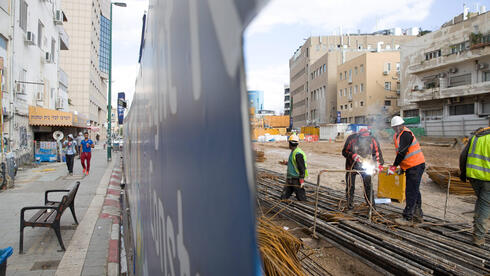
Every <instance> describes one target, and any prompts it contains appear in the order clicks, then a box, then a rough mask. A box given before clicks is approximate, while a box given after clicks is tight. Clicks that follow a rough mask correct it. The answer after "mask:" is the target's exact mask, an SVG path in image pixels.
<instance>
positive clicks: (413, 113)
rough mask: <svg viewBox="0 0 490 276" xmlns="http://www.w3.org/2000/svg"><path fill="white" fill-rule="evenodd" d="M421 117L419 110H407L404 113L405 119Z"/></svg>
mask: <svg viewBox="0 0 490 276" xmlns="http://www.w3.org/2000/svg"><path fill="white" fill-rule="evenodd" d="M417 116H419V110H418V109H409V110H405V111H404V112H403V117H407V118H409V117H417Z"/></svg>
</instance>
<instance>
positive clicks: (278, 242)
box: [257, 217, 305, 276]
mask: <svg viewBox="0 0 490 276" xmlns="http://www.w3.org/2000/svg"><path fill="white" fill-rule="evenodd" d="M257 222H258V226H257V239H258V244H259V250H260V256H261V257H262V263H263V268H264V273H265V275H267V276H288V275H299V276H305V274H304V273H303V269H302V268H301V263H300V260H299V258H298V252H299V249H300V248H301V245H302V243H301V241H300V240H299V239H298V238H296V237H295V236H293V235H291V234H290V233H289V232H288V231H286V230H284V229H283V228H281V227H279V226H277V225H275V224H274V223H272V222H271V221H270V220H268V219H267V218H265V217H261V218H258V219H257Z"/></svg>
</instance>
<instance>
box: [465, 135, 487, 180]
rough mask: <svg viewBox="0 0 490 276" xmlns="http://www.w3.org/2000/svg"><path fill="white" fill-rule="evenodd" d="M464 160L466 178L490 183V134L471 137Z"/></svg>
mask: <svg viewBox="0 0 490 276" xmlns="http://www.w3.org/2000/svg"><path fill="white" fill-rule="evenodd" d="M470 143H471V144H470V149H469V150H468V159H467V160H466V176H467V177H470V178H474V179H479V180H484V181H490V134H487V135H484V136H480V137H477V136H473V137H472V138H471V141H470Z"/></svg>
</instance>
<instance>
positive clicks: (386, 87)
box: [385, 81, 391, 91]
mask: <svg viewBox="0 0 490 276" xmlns="http://www.w3.org/2000/svg"><path fill="white" fill-rule="evenodd" d="M385 90H386V91H391V82H389V81H385Z"/></svg>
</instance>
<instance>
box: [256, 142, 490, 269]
mask: <svg viewBox="0 0 490 276" xmlns="http://www.w3.org/2000/svg"><path fill="white" fill-rule="evenodd" d="M378 138H379V141H380V145H381V151H382V153H383V156H384V164H385V168H387V167H388V166H390V165H391V164H392V163H393V161H394V160H395V156H396V151H395V147H394V146H393V142H392V140H391V139H390V138H391V137H390V138H388V137H384V138H383V137H378ZM419 139H420V141H419V142H420V144H421V148H422V151H423V154H424V156H425V158H426V166H427V167H426V171H425V173H424V174H423V176H422V180H421V183H420V193H421V195H422V209H423V210H424V220H423V222H422V223H418V224H414V225H411V226H403V225H398V224H397V223H396V222H395V219H396V218H398V217H401V216H402V211H403V208H404V207H405V191H404V188H405V187H402V189H399V188H398V189H397V188H396V186H397V185H393V184H399V183H398V180H396V181H395V182H396V183H386V182H387V180H386V171H381V172H379V174H375V175H373V178H372V183H373V184H372V185H373V191H374V192H373V197H374V200H377V199H387V200H386V201H380V202H383V203H384V204H383V203H381V204H376V208H372V205H371V204H368V203H369V201H365V195H366V194H365V190H364V189H363V185H362V184H361V185H360V184H359V183H360V182H361V181H362V179H361V180H359V179H358V182H357V183H358V184H357V186H356V190H355V200H354V209H353V210H347V208H346V192H345V190H346V182H345V181H346V178H345V172H346V171H345V165H344V164H345V158H344V157H343V156H342V148H343V146H344V142H345V139H343V138H338V139H336V140H335V139H334V140H329V141H314V142H308V141H305V140H301V141H300V142H299V147H300V148H301V149H302V150H303V151H304V153H305V155H306V159H307V160H308V161H307V163H308V172H309V176H307V177H305V186H304V187H305V190H306V196H307V200H306V201H297V200H296V198H295V197H294V196H292V197H291V198H289V199H285V200H284V199H283V200H281V193H282V190H283V187H284V186H285V185H287V184H286V171H287V168H286V166H285V165H284V164H285V163H287V162H286V160H288V156H289V155H290V153H291V150H290V149H289V148H288V142H287V141H279V142H277V141H275V142H255V143H253V147H254V152H255V158H256V159H255V161H256V184H257V187H256V189H257V206H258V208H257V216H258V217H259V219H258V223H257V224H258V240H259V248H260V251H261V256H262V260H263V264H264V270H265V272H266V274H267V275H489V274H490V264H489V261H490V246H488V241H489V240H490V239H489V237H488V234H487V235H486V241H487V244H486V245H484V246H480V247H478V246H475V245H473V243H472V229H473V227H472V221H473V216H474V209H475V202H476V196H475V194H474V192H473V189H472V187H471V185H470V183H469V182H462V181H461V180H460V179H459V169H458V168H459V155H460V153H461V150H462V147H463V146H464V141H461V140H456V139H442V138H439V139H434V138H426V137H421V138H419ZM382 175H383V177H382ZM399 177H402V176H401V175H400V176H399ZM380 178H381V179H382V180H381V181H380V180H379V179H380ZM400 179H401V178H400ZM400 183H401V180H400ZM404 185H405V183H404V182H403V186H404ZM366 202H368V203H366Z"/></svg>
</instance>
